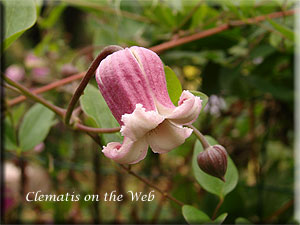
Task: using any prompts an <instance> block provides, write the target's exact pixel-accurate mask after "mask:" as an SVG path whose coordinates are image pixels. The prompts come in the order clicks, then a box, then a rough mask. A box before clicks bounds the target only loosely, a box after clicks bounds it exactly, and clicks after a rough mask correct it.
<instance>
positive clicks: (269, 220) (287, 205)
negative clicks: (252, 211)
mask: <svg viewBox="0 0 300 225" xmlns="http://www.w3.org/2000/svg"><path fill="white" fill-rule="evenodd" d="M293 204H294V199H291V200H290V201H288V202H286V203H285V204H284V205H283V206H281V207H280V208H279V209H277V210H276V211H275V212H274V213H273V214H272V215H271V216H269V217H268V218H267V219H266V220H265V222H266V223H269V224H271V223H273V222H274V220H275V219H276V218H277V217H278V216H280V215H281V214H282V213H284V212H285V211H286V210H288V209H289V208H290V207H291V206H293Z"/></svg>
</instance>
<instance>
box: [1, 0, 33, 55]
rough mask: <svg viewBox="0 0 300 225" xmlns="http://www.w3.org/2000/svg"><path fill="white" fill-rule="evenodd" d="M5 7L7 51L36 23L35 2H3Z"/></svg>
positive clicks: (9, 0) (5, 43)
mask: <svg viewBox="0 0 300 225" xmlns="http://www.w3.org/2000/svg"><path fill="white" fill-rule="evenodd" d="M2 3H3V5H4V27H5V30H4V49H7V48H8V47H9V46H10V45H11V44H12V43H13V42H14V41H15V40H16V39H17V38H18V37H20V36H21V35H22V33H23V32H24V31H26V30H27V29H29V28H30V27H32V26H33V25H34V23H35V22H36V19H37V16H36V14H37V13H36V6H35V1H34V0H26V1H17V0H2Z"/></svg>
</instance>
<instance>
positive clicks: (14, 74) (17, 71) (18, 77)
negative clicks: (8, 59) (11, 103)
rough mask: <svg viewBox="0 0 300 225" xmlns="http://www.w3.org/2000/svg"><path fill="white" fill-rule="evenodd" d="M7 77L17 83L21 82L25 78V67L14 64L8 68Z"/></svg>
mask: <svg viewBox="0 0 300 225" xmlns="http://www.w3.org/2000/svg"><path fill="white" fill-rule="evenodd" d="M5 75H6V76H7V77H8V78H10V79H11V80H13V81H15V82H20V81H22V80H23V78H24V76H25V70H24V68H23V67H21V66H18V65H16V64H13V65H10V66H9V67H7V69H6V71H5Z"/></svg>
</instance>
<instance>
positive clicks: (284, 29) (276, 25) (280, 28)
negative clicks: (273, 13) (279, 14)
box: [268, 19, 295, 41]
mask: <svg viewBox="0 0 300 225" xmlns="http://www.w3.org/2000/svg"><path fill="white" fill-rule="evenodd" d="M268 21H269V23H270V24H271V25H272V26H273V27H274V28H275V29H276V30H277V31H279V32H280V33H281V34H282V35H283V36H285V37H286V38H288V39H289V40H291V41H294V39H295V37H294V31H292V30H291V29H290V28H288V27H285V26H283V25H281V24H279V23H276V22H275V21H274V20H271V19H268Z"/></svg>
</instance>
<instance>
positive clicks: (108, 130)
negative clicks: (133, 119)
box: [4, 77, 120, 133]
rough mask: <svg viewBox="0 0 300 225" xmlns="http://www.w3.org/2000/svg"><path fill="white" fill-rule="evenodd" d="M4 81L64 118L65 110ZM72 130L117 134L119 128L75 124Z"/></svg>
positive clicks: (25, 89)
mask: <svg viewBox="0 0 300 225" xmlns="http://www.w3.org/2000/svg"><path fill="white" fill-rule="evenodd" d="M4 79H5V81H6V82H7V83H9V84H10V85H12V86H13V87H14V88H17V89H18V90H19V91H20V92H22V94H24V95H25V96H27V97H28V98H30V99H32V100H34V101H36V102H39V103H41V104H43V105H44V106H46V107H47V108H48V109H50V110H52V111H53V112H54V113H56V114H57V115H59V116H60V117H61V118H64V116H65V111H66V110H65V109H63V108H60V107H58V106H55V105H53V104H52V103H50V102H48V101H47V100H45V99H44V98H42V97H40V96H38V95H36V94H34V93H32V91H30V90H29V89H27V88H26V87H24V86H23V85H21V84H19V83H17V82H14V81H13V80H11V79H9V78H8V77H4ZM74 129H77V130H82V131H85V132H90V133H115V132H118V131H119V130H120V128H119V127H115V128H94V127H88V126H85V125H83V124H81V123H79V122H77V123H75V125H74Z"/></svg>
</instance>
